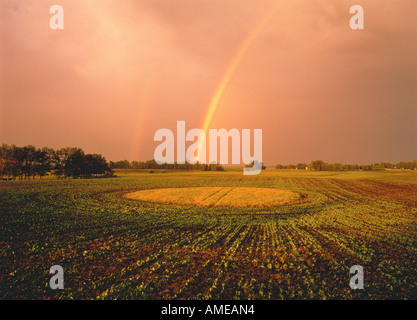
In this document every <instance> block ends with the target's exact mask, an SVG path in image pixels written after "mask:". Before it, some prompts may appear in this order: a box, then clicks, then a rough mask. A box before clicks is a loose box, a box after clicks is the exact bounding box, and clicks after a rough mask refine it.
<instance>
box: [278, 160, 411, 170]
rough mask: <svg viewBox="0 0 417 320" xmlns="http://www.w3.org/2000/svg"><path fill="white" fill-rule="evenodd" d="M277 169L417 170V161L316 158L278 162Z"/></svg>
mask: <svg viewBox="0 0 417 320" xmlns="http://www.w3.org/2000/svg"><path fill="white" fill-rule="evenodd" d="M275 169H299V170H314V171H355V170H365V171H367V170H389V169H408V170H417V161H415V160H414V161H401V162H398V163H390V162H379V163H372V164H367V165H359V164H342V163H326V162H324V161H322V160H314V161H311V162H310V163H309V164H307V163H298V164H296V165H293V164H288V165H281V164H277V165H276V166H275Z"/></svg>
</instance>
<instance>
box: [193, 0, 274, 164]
mask: <svg viewBox="0 0 417 320" xmlns="http://www.w3.org/2000/svg"><path fill="white" fill-rule="evenodd" d="M278 4H279V1H277V2H275V3H274V4H273V5H272V7H271V8H270V9H269V10H267V12H266V14H265V15H264V16H262V18H261V19H260V20H259V21H258V23H257V24H256V25H255V26H254V27H253V28H252V29H251V30H250V32H249V33H248V35H247V36H246V37H245V38H244V39H243V41H242V43H241V44H240V46H239V47H238V50H237V51H236V52H235V54H234V55H233V57H232V59H231V62H230V63H229V65H228V67H227V68H226V72H225V73H224V74H223V76H222V78H221V80H220V82H219V84H218V85H217V87H216V90H215V92H214V95H213V97H212V98H211V101H210V104H209V107H208V109H207V112H206V114H205V116H204V121H203V124H202V126H201V129H202V131H203V132H204V134H206V135H207V131H208V129H209V127H210V123H211V121H212V120H213V116H214V113H215V112H216V109H217V107H218V106H219V102H220V100H221V98H222V96H223V93H224V91H225V90H226V88H227V86H228V84H229V82H230V80H231V78H232V76H233V74H234V72H235V70H236V68H237V66H238V65H239V63H240V61H241V60H242V58H243V56H244V55H245V53H246V51H247V50H248V49H249V47H250V46H251V44H252V42H253V41H254V39H255V38H256V37H257V36H258V34H259V32H260V31H261V30H262V29H263V27H264V26H265V25H266V24H267V23H268V22H269V20H270V19H271V18H272V16H273V15H274V14H275V12H276V10H277V8H278ZM199 141H200V143H199V146H198V150H200V149H201V148H202V144H203V143H204V141H205V139H203V137H200V140H199ZM195 158H196V160H199V161H200V159H199V154H198V155H197V156H196V157H195ZM200 162H201V161H200Z"/></svg>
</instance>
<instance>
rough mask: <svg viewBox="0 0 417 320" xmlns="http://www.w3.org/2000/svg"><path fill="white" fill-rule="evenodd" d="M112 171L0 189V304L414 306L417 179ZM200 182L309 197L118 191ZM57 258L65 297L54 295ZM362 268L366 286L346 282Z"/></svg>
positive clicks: (388, 174) (397, 174) (408, 175)
mask: <svg viewBox="0 0 417 320" xmlns="http://www.w3.org/2000/svg"><path fill="white" fill-rule="evenodd" d="M117 175H118V177H115V178H108V179H88V180H55V179H45V180H34V181H8V182H5V181H2V182H0V203H1V207H0V223H1V233H0V236H1V238H0V257H1V265H0V268H1V269H0V298H2V299H5V298H8V299H363V298H366V299H369V298H371V299H391V298H400V299H404V298H407V299H416V298H417V227H416V219H417V173H415V172H410V171H383V172H369V173H365V172H347V173H330V172H326V173H314V172H297V171H282V172H279V171H274V170H271V171H268V170H267V171H266V172H262V173H261V174H260V175H258V176H243V175H242V173H241V172H228V171H226V172H213V173H210V172H162V171H161V172H155V173H149V172H135V171H119V172H117ZM198 187H213V188H235V187H239V188H269V189H277V190H287V191H291V192H294V193H296V194H298V195H300V197H301V199H303V201H298V202H296V203H287V204H282V205H279V206H271V207H250V206H249V207H239V206H233V207H231V206H210V203H209V204H208V205H207V206H201V205H193V204H190V205H178V204H164V203H155V202H146V201H139V200H133V199H127V198H126V197H125V196H126V194H128V193H133V192H137V191H140V190H145V189H157V188H198ZM222 190H223V189H222ZM241 190H243V189H241ZM247 197H250V194H248V195H247ZM55 264H58V265H61V266H62V267H63V268H64V271H65V289H64V290H51V289H50V288H49V279H50V275H49V268H50V267H51V266H52V265H55ZM356 264H359V265H361V266H363V268H364V271H365V289H364V290H355V291H353V290H351V289H350V287H349V279H350V277H351V275H350V274H349V269H350V267H351V266H353V265H356Z"/></svg>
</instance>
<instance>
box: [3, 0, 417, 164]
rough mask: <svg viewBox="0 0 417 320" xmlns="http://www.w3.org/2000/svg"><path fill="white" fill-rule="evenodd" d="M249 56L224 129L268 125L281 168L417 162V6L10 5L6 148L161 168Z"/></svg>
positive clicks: (309, 0)
mask: <svg viewBox="0 0 417 320" xmlns="http://www.w3.org/2000/svg"><path fill="white" fill-rule="evenodd" d="M54 4H59V5H61V6H62V7H63V8H64V13H65V27H64V30H52V29H50V27H49V19H50V17H51V16H52V15H51V14H50V13H49V8H50V7H51V6H52V5H54ZM354 4H360V5H362V6H363V8H364V11H365V29H364V30H351V29H350V27H349V19H350V17H351V14H350V13H349V8H350V6H352V5H354ZM271 10H273V12H272V14H271ZM266 17H267V18H266ZM255 31H256V32H255ZM248 39H249V40H250V41H249V40H248ZM245 41H246V42H245ZM242 48H244V49H243V50H242V52H239V50H240V49H242ZM237 56H238V58H239V60H238V63H236V64H235V65H234V66H233V70H232V71H233V72H231V73H230V76H229V79H228V81H227V83H226V85H225V86H224V90H223V91H222V94H221V96H220V98H219V101H218V104H217V108H216V110H215V112H214V114H213V117H212V121H211V123H210V128H216V129H219V128H225V129H231V128H238V129H242V128H245V129H258V128H259V129H263V160H264V162H265V163H266V164H267V165H274V164H276V163H283V164H286V163H297V162H309V161H311V160H314V159H323V160H324V161H326V162H343V163H356V162H359V163H370V162H374V161H375V162H378V161H399V160H413V159H417V148H416V145H417V125H416V120H417V108H416V107H417V1H415V0H366V1H365V0H354V1H350V0H293V1H283V0H275V1H271V0H268V1H262V0H260V1H259V0H256V1H254V0H251V1H247V0H147V1H146V0H142V1H129V0H123V1H116V0H93V1H83V0H71V1H69V0H54V1H46V0H25V1H9V0H2V1H1V2H0V143H8V144H17V145H19V146H22V145H25V144H33V145H35V146H37V147H42V146H45V145H46V146H49V147H53V148H61V147H66V146H78V147H81V148H83V149H84V150H85V151H86V152H88V153H101V154H103V155H104V156H105V157H106V158H107V159H108V160H122V159H128V160H148V159H152V158H153V152H154V149H155V147H156V145H157V144H158V143H157V142H154V141H153V136H154V133H155V131H156V130H158V129H160V128H170V129H172V130H173V131H174V132H175V128H176V121H177V120H185V121H186V126H187V129H191V128H202V127H203V123H204V118H205V115H206V113H207V110H208V108H209V106H210V103H211V102H212V100H213V97H214V96H215V93H216V90H217V89H218V88H219V86H220V85H221V83H222V80H224V77H225V75H226V74H227V72H228V70H230V67H231V66H232V65H233V61H234V58H236V57H237Z"/></svg>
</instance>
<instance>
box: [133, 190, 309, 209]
mask: <svg viewBox="0 0 417 320" xmlns="http://www.w3.org/2000/svg"><path fill="white" fill-rule="evenodd" d="M126 198H128V199H134V200H141V201H150V202H156V203H167V204H179V205H199V206H225V207H272V206H279V205H283V204H289V203H293V202H296V201H297V200H299V199H300V198H301V197H300V195H299V194H298V193H295V192H291V191H288V190H279V189H270V188H246V187H235V188H233V187H196V188H161V189H149V190H141V191H137V192H132V193H129V194H127V195H126Z"/></svg>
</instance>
